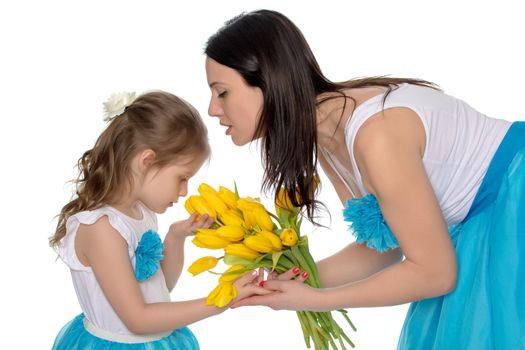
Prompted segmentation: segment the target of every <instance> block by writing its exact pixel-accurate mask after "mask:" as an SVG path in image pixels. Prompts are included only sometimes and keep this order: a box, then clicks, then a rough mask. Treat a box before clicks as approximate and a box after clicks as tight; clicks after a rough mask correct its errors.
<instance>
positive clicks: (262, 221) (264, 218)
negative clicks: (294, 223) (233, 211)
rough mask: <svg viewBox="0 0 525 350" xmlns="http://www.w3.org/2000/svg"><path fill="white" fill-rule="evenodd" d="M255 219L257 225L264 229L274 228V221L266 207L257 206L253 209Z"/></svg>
mask: <svg viewBox="0 0 525 350" xmlns="http://www.w3.org/2000/svg"><path fill="white" fill-rule="evenodd" d="M253 215H254V216H255V221H256V222H257V225H259V227H260V228H261V229H263V230H266V231H271V230H272V229H273V221H272V218H271V217H270V215H269V214H268V212H267V211H266V209H264V208H263V209H261V208H256V209H254V210H253Z"/></svg>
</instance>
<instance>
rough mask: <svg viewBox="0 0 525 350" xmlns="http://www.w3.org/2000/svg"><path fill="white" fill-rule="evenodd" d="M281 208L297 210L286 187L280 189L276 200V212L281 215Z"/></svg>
mask: <svg viewBox="0 0 525 350" xmlns="http://www.w3.org/2000/svg"><path fill="white" fill-rule="evenodd" d="M280 208H283V209H286V210H292V209H293V208H295V207H294V205H293V204H292V201H291V200H290V197H289V196H288V193H287V192H286V191H285V189H284V187H281V188H280V189H279V192H277V198H276V199H275V211H276V212H277V213H279V209H280Z"/></svg>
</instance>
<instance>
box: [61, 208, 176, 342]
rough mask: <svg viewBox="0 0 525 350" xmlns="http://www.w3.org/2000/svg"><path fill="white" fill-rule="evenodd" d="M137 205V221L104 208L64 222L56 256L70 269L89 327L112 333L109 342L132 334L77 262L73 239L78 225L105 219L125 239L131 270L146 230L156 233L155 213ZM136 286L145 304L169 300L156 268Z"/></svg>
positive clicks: (162, 275) (88, 274)
mask: <svg viewBox="0 0 525 350" xmlns="http://www.w3.org/2000/svg"><path fill="white" fill-rule="evenodd" d="M137 206H138V208H140V211H141V212H142V219H140V220H137V219H134V218H131V217H129V216H127V215H125V214H123V213H121V212H119V211H118V210H116V209H114V208H112V207H108V206H106V207H103V208H99V209H95V210H91V211H83V212H80V213H77V214H75V215H73V216H71V217H70V218H69V219H68V220H67V224H66V235H65V237H64V238H63V239H62V240H61V241H60V244H59V256H60V258H61V259H62V260H63V261H64V263H66V265H67V266H68V267H69V268H70V270H71V277H72V278H73V284H74V286H75V291H76V293H77V297H78V301H79V303H80V307H81V308H82V311H83V312H84V314H85V316H86V319H87V320H88V321H89V323H90V327H91V328H94V329H99V330H103V331H105V332H107V333H108V334H114V336H113V337H112V339H115V340H120V341H124V340H125V339H126V336H127V335H132V333H131V332H130V331H129V330H128V329H127V328H126V326H125V325H124V323H122V321H121V320H120V319H119V317H118V316H117V314H116V313H115V311H114V310H113V308H112V307H111V305H110V303H109V302H108V300H107V299H106V296H105V295H104V292H103V291H102V289H101V288H100V285H99V284H98V282H97V280H96V278H95V275H94V274H93V270H92V269H91V267H86V266H84V265H82V263H81V262H80V261H79V259H78V257H77V254H76V252H75V237H76V235H77V231H78V228H79V226H80V225H81V224H82V225H91V224H94V223H95V222H96V221H97V220H99V219H100V218H101V217H103V216H107V217H108V219H109V223H110V225H111V226H112V227H113V228H114V229H115V230H117V231H118V232H119V233H120V234H121V235H122V237H123V238H124V239H125V240H126V243H127V244H128V254H129V259H130V261H131V264H132V266H133V269H135V250H136V249H137V246H138V244H139V242H140V239H141V237H142V235H143V234H144V233H145V232H147V231H148V230H153V231H155V232H157V218H156V216H155V213H153V212H152V211H150V210H149V209H148V208H146V207H145V206H144V205H142V204H140V203H137ZM137 283H139V285H140V289H141V291H142V295H143V296H144V301H145V302H146V303H147V304H149V303H157V302H166V301H170V294H169V291H168V288H167V287H166V281H165V280H164V274H163V273H162V269H160V268H159V269H158V270H157V272H156V273H155V274H154V275H153V276H152V277H150V278H149V279H147V280H145V281H143V282H137ZM169 333H170V332H167V333H165V334H159V335H158V337H156V338H160V337H162V336H166V335H168V334H169ZM115 335H122V336H123V337H122V339H120V338H118V337H117V338H115ZM104 338H108V337H104ZM130 339H131V338H130Z"/></svg>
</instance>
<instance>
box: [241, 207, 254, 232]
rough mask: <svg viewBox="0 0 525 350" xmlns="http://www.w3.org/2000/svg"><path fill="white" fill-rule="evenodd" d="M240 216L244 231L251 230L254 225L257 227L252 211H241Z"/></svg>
mask: <svg viewBox="0 0 525 350" xmlns="http://www.w3.org/2000/svg"><path fill="white" fill-rule="evenodd" d="M242 216H243V218H244V227H245V228H246V229H248V230H251V229H252V228H253V227H254V226H255V225H257V220H256V218H255V214H254V213H253V211H251V210H243V212H242Z"/></svg>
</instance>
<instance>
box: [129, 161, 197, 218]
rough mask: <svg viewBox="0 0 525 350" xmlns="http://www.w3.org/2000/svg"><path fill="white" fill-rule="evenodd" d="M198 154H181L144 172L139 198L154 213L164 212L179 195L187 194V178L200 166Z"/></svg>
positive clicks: (175, 201)
mask: <svg viewBox="0 0 525 350" xmlns="http://www.w3.org/2000/svg"><path fill="white" fill-rule="evenodd" d="M203 162H204V159H203V158H202V157H199V156H189V155H187V156H182V157H179V158H178V160H177V161H176V162H174V163H171V164H168V165H166V166H164V167H162V168H153V169H150V170H149V171H147V172H146V174H145V176H144V180H143V182H142V186H141V189H140V192H139V200H140V201H141V202H142V203H144V205H146V206H147V207H148V208H149V209H151V210H152V211H154V212H155V213H158V214H160V213H164V212H165V211H166V209H167V208H168V207H171V206H172V205H173V203H177V201H178V200H179V197H181V196H182V197H184V196H186V195H187V194H188V180H189V179H190V178H191V177H192V176H194V175H195V174H196V173H197V171H198V170H199V168H200V167H201V166H202V163H203Z"/></svg>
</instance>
